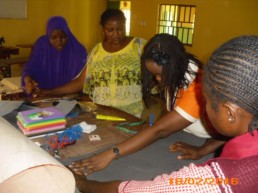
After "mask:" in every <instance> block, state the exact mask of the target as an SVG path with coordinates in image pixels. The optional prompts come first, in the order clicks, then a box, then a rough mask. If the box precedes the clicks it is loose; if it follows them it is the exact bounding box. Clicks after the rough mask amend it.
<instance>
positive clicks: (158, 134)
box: [69, 111, 207, 176]
mask: <svg viewBox="0 0 258 193" xmlns="http://www.w3.org/2000/svg"><path fill="white" fill-rule="evenodd" d="M171 116H172V117H175V116H176V117H177V118H176V119H171ZM189 124H190V122H189V121H186V120H185V119H184V118H183V117H182V116H180V115H179V114H178V113H176V112H174V111H173V112H170V113H168V114H167V115H165V116H163V117H162V118H160V119H159V120H158V121H157V122H155V124H154V125H153V126H151V127H147V128H145V129H143V130H141V131H140V132H139V133H137V134H136V135H134V136H132V137H131V138H129V139H128V140H126V141H125V142H123V143H121V144H119V145H118V146H117V147H118V149H119V151H120V155H121V156H125V155H127V154H130V153H134V152H136V151H138V150H140V149H143V148H144V147H146V146H148V145H149V144H151V143H153V142H155V141H156V140H158V139H160V138H165V137H167V136H169V135H170V134H173V133H175V132H176V131H179V130H181V128H185V127H186V126H187V125H189ZM171 125H174V127H172V126H171ZM203 147H205V146H203ZM203 147H201V149H202V148H203ZM169 149H170V151H172V152H182V154H181V155H179V157H178V159H180V160H183V159H200V158H201V157H202V156H203V154H202V153H204V151H200V147H195V146H191V145H188V144H184V143H182V142H177V143H175V144H173V145H171V146H170V147H169ZM204 154H207V152H205V153H204ZM114 159H116V155H115V153H114V152H113V150H112V149H108V150H106V151H104V152H101V153H99V154H97V155H94V156H92V157H90V158H87V159H84V160H81V161H78V162H74V163H72V164H71V165H70V166H69V167H70V168H71V169H72V170H73V171H74V172H75V173H76V174H78V175H86V176H87V175H89V174H91V173H93V172H97V171H99V170H102V169H104V168H105V167H107V166H108V165H109V164H110V163H111V162H112V161H113V160H114Z"/></svg>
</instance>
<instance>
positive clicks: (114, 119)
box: [96, 114, 126, 121]
mask: <svg viewBox="0 0 258 193" xmlns="http://www.w3.org/2000/svg"><path fill="white" fill-rule="evenodd" d="M96 119H98V120H106V121H126V119H125V118H122V117H117V116H110V115H101V114H97V115H96Z"/></svg>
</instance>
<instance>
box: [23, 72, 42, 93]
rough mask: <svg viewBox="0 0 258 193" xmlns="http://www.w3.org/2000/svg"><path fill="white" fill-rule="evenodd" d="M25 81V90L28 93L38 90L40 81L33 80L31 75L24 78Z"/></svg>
mask: <svg viewBox="0 0 258 193" xmlns="http://www.w3.org/2000/svg"><path fill="white" fill-rule="evenodd" d="M24 83H25V88H24V89H25V92H26V93H27V94H33V93H34V92H35V91H37V90H38V89H39V88H38V83H37V82H36V81H35V80H33V79H32V78H31V77H30V76H26V77H25V78H24Z"/></svg>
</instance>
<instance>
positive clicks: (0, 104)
mask: <svg viewBox="0 0 258 193" xmlns="http://www.w3.org/2000/svg"><path fill="white" fill-rule="evenodd" d="M22 103H23V101H5V100H3V101H1V100H0V116H1V117H2V116H4V115H6V114H8V113H10V112H12V111H13V110H15V109H18V108H19V107H20V106H21V105H22Z"/></svg>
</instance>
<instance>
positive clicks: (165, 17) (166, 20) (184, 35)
mask: <svg viewBox="0 0 258 193" xmlns="http://www.w3.org/2000/svg"><path fill="white" fill-rule="evenodd" d="M195 9H196V6H193V5H168V4H161V5H160V7H159V21H158V33H169V34H172V35H175V36H177V37H178V39H179V40H180V41H181V42H182V43H183V44H186V45H192V41H193V33H194V22H195Z"/></svg>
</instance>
